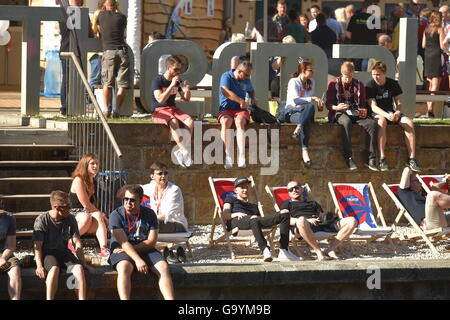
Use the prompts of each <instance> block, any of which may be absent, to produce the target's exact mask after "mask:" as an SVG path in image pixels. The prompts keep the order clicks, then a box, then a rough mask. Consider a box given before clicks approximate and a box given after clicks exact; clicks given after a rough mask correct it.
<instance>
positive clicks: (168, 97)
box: [152, 56, 194, 167]
mask: <svg viewBox="0 0 450 320" xmlns="http://www.w3.org/2000/svg"><path fill="white" fill-rule="evenodd" d="M181 67H182V66H181V61H180V59H178V58H177V57H175V56H170V57H168V58H167V59H166V71H165V72H164V73H163V74H161V75H158V76H156V77H155V78H154V79H153V80H152V107H153V109H154V110H155V111H153V114H152V120H153V123H162V124H164V125H166V126H168V127H169V129H170V134H171V135H172V139H173V140H174V141H175V143H176V144H177V147H178V149H177V150H176V151H174V156H175V158H176V159H177V162H178V164H179V165H180V166H182V167H190V166H191V165H192V164H193V161H192V159H191V156H190V152H189V150H188V148H187V146H185V143H183V142H184V141H185V139H186V140H188V141H189V142H190V141H191V135H192V132H193V130H194V121H193V120H192V118H191V117H190V116H189V115H188V114H186V113H185V112H183V110H181V109H180V108H178V107H177V106H176V105H175V98H176V96H177V94H180V96H181V99H182V100H183V101H186V102H189V101H190V99H191V89H190V85H189V82H188V81H187V80H185V81H184V82H183V89H184V90H183V89H182V83H181V78H180V73H181ZM180 124H181V125H184V126H185V127H186V128H187V129H188V130H189V136H188V137H183V139H181V138H182V136H181V134H180V131H179V129H180Z"/></svg>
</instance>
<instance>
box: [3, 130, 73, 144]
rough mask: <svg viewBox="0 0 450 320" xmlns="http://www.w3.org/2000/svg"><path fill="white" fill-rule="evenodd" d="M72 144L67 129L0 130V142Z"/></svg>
mask: <svg viewBox="0 0 450 320" xmlns="http://www.w3.org/2000/svg"><path fill="white" fill-rule="evenodd" d="M1 143H3V144H33V143H35V144H60V145H66V144H70V138H69V135H68V131H67V130H56V129H35V128H33V129H29V128H23V129H22V128H20V129H19V128H12V129H1V130H0V144H1Z"/></svg>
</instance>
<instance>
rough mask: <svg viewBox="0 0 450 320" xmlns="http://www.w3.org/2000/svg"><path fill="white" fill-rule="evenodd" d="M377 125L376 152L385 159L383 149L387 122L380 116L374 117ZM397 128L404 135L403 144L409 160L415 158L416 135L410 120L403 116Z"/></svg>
mask: <svg viewBox="0 0 450 320" xmlns="http://www.w3.org/2000/svg"><path fill="white" fill-rule="evenodd" d="M376 120H377V124H378V150H379V152H380V158H385V148H386V141H387V135H386V130H387V120H386V118H385V117H383V116H381V115H377V116H376ZM399 126H400V127H401V128H402V129H403V132H404V133H405V144H406V148H407V150H408V155H409V158H415V157H416V134H415V130H414V124H413V122H412V121H411V119H410V118H408V117H406V116H403V117H402V118H401V119H400V121H399Z"/></svg>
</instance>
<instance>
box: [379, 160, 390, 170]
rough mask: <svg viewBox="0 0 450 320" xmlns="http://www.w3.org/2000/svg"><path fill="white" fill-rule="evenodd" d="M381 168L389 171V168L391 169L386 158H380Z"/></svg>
mask: <svg viewBox="0 0 450 320" xmlns="http://www.w3.org/2000/svg"><path fill="white" fill-rule="evenodd" d="M380 170H381V171H388V170H389V168H388V165H387V163H386V159H385V158H381V159H380Z"/></svg>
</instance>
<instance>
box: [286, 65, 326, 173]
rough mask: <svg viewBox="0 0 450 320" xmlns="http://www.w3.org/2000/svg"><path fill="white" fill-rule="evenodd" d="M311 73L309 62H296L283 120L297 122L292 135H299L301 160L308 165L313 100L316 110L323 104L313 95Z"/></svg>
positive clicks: (312, 120)
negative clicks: (296, 65)
mask: <svg viewBox="0 0 450 320" xmlns="http://www.w3.org/2000/svg"><path fill="white" fill-rule="evenodd" d="M313 74H314V70H313V67H312V63H311V62H308V61H301V62H300V63H299V64H298V70H297V72H295V73H293V74H292V76H291V79H290V80H289V83H288V89H287V97H286V109H285V121H286V122H288V123H296V124H297V127H296V128H295V130H294V133H293V134H292V137H293V138H294V139H298V138H299V137H300V140H301V143H302V157H303V162H304V163H305V164H306V165H308V166H309V165H311V159H310V157H309V152H308V149H309V137H310V130H311V124H312V123H313V122H314V113H315V110H314V104H313V101H315V102H317V109H318V111H322V110H323V106H324V103H323V101H322V99H320V98H317V97H316V96H314V89H315V82H314V79H313V78H312V76H313Z"/></svg>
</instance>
